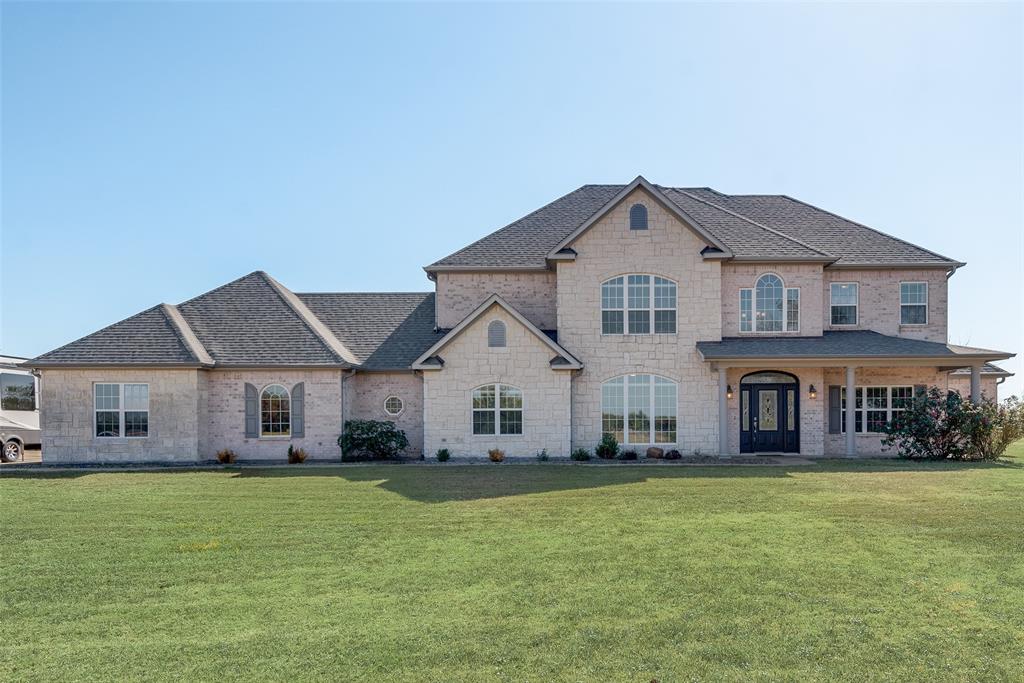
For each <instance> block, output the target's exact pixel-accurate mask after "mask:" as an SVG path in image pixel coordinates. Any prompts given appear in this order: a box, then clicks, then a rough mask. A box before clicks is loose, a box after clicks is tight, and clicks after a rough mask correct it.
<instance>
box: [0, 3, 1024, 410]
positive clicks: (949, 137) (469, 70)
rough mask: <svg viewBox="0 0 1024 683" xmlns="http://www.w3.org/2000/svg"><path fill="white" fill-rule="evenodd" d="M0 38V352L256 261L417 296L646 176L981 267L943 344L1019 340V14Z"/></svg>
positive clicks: (291, 27) (460, 19)
mask: <svg viewBox="0 0 1024 683" xmlns="http://www.w3.org/2000/svg"><path fill="white" fill-rule="evenodd" d="M2 21H3V26H2V43H3V46H2V57H3V65H2V96H3V109H2V115H3V121H2V133H3V140H2V144H3V147H2V162H3V168H2V172H3V176H2V190H3V196H2V200H3V206H2V220H3V225H2V240H3V241H2V249H3V258H2V266H3V272H2V287H3V290H2V300H0V303H2V316H3V318H2V338H0V350H2V351H3V352H6V353H12V354H19V355H26V356H32V355H36V354H39V353H42V352H44V351H47V350H49V349H51V348H53V347H56V346H58V345H61V344H64V343H66V342H68V341H71V340H73V339H76V338H78V337H79V336H82V335H84V334H86V333H88V332H91V331H93V330H95V329H98V328H100V327H102V326H105V325H107V324H109V323H112V322H114V321H117V320H120V319H122V318H124V317H127V316H128V315H131V314H133V313H136V312H138V311H140V310H142V309H145V308H147V307H149V306H151V305H153V304H155V303H158V302H161V301H167V302H171V303H177V302H180V301H183V300H185V299H188V298H189V297H192V296H194V295H196V294H199V293H202V292H204V291H206V290H208V289H211V288H213V287H215V286H217V285H219V284H222V283H224V282H227V281H229V280H231V279H233V278H236V277H238V276H240V275H242V274H244V273H247V272H250V271H253V270H256V269H264V270H267V271H268V272H270V273H271V274H273V275H274V276H275V277H277V278H278V279H279V280H281V281H282V282H284V283H285V284H286V285H287V286H288V287H290V288H292V289H293V290H295V291H317V290H324V291H360V290H362V291H366V290H370V291H389V290H414V291H415V290H427V289H429V288H430V283H429V282H428V281H427V279H426V277H425V276H424V274H423V271H422V270H421V267H422V266H423V265H425V264H427V263H430V262H431V261H433V260H435V259H436V258H439V257H441V256H444V255H445V254H447V253H449V252H451V251H453V250H455V249H457V248H459V247H460V246H463V245H464V244H466V243H468V242H470V241H472V240H475V239H477V238H479V237H481V236H482V235H484V234H486V233H487V232H489V231H491V230H493V229H495V228H497V227H500V226H502V225H504V224H506V223H508V222H510V221H511V220H514V219H515V218H518V217H519V216H520V215H522V214H524V213H527V212H529V211H531V210H533V209H535V208H537V207H538V206H540V205H542V204H544V203H546V202H548V201H550V200H551V199H553V198H555V197H557V196H560V195H562V194H564V193H565V192H568V191H569V190H572V189H573V188H575V187H577V186H578V185H581V184H584V183H609V182H628V181H629V180H631V179H632V178H633V177H635V176H636V175H637V174H638V173H642V174H643V175H644V176H646V177H647V178H648V179H649V180H651V181H653V182H656V183H661V184H666V185H668V184H674V185H709V186H712V187H715V188H717V189H720V190H722V191H725V192H734V193H786V194H790V195H793V196H796V197H799V198H801V199H804V200H806V201H809V202H811V203H814V204H817V205H820V206H823V207H825V208H828V209H829V210H832V211H834V212H836V213H840V214H842V215H844V216H847V217H849V218H852V219H854V220H858V221H861V222H864V223H867V224H868V225H871V226H873V227H876V228H879V229H881V230H884V231H887V232H891V233H893V234H896V235H898V236H900V237H903V238H905V239H908V240H910V241H912V242H916V243H918V244H921V245H924V246H926V247H928V248H930V249H933V250H935V251H938V252H940V253H942V254H945V255H948V256H951V257H954V258H957V259H960V260H963V261H967V262H968V267H967V268H965V269H963V270H961V271H960V272H959V273H957V274H956V275H955V276H954V277H953V280H952V282H951V285H952V287H951V296H950V304H949V308H950V339H951V340H952V341H954V342H960V343H970V344H973V345H979V346H986V347H994V348H999V349H1007V350H1012V351H1018V352H1019V351H1022V350H1024V343H1022V339H1024V311H1022V306H1024V296H1022V289H1024V283H1022V276H1021V270H1022V265H1024V238H1022V232H1024V228H1022V225H1024V197H1022V188H1024V171H1022V147H1024V140H1022V121H1024V109H1022V64H1024V52H1022V22H1024V17H1022V10H1021V5H1019V4H1005V5H986V6H981V5H956V6H939V5H901V6H880V5H868V6H857V5H841V6H826V5H813V6H812V5H777V6H770V5H747V6H739V5H729V6H712V5H665V4H661V5H635V4H631V5H625V4H623V5H582V4H571V5H540V4H530V5H520V6H512V5H469V4H460V5H430V4H415V5H396V4H375V5H354V4H326V3H309V4H268V3H223V4H212V3H187V4H152V3H143V2H139V3H130V4H114V3H106V2H103V3H93V4H84V3H82V4H54V3H27V4H17V3H10V2H4V3H3V5H2ZM1007 367H1009V368H1011V369H1013V370H1014V371H1016V372H1017V373H1018V376H1017V377H1016V378H1014V381H1013V382H1012V385H1010V386H1011V387H1012V390H1013V391H1016V392H1019V391H1020V388H1021V386H1022V381H1021V380H1022V378H1021V375H1022V374H1024V365H1022V363H1021V362H1020V360H1019V359H1015V360H1013V361H1011V362H1009V363H1007Z"/></svg>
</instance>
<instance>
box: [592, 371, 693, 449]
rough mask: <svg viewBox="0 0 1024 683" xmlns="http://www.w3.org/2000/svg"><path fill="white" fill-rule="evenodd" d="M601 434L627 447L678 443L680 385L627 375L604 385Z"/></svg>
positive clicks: (660, 379) (662, 378) (602, 387)
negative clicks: (677, 410)
mask: <svg viewBox="0 0 1024 683" xmlns="http://www.w3.org/2000/svg"><path fill="white" fill-rule="evenodd" d="M601 430H602V431H603V432H604V433H605V434H611V435H612V436H614V437H615V440H616V441H618V442H619V443H623V444H651V443H675V442H676V383H675V382H673V381H672V380H670V379H666V378H664V377H658V376H657V375H625V376H623V377H616V378H614V379H610V380H608V381H607V382H605V383H603V384H602V385H601Z"/></svg>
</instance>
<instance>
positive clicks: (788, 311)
mask: <svg viewBox="0 0 1024 683" xmlns="http://www.w3.org/2000/svg"><path fill="white" fill-rule="evenodd" d="M782 331H786V332H799V331H800V290H799V289H797V288H796V287H789V288H787V287H786V285H785V283H784V282H783V281H782V278H781V277H779V276H778V275H775V274H774V273H765V274H764V275H762V276H761V277H759V278H758V279H757V282H756V283H755V284H754V287H753V289H741V290H740V332H782Z"/></svg>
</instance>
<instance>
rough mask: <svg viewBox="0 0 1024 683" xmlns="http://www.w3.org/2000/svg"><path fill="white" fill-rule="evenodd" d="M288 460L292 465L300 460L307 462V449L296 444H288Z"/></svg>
mask: <svg viewBox="0 0 1024 683" xmlns="http://www.w3.org/2000/svg"><path fill="white" fill-rule="evenodd" d="M288 462H289V463H290V464H292V465H296V464H298V463H300V462H306V449H304V448H296V447H295V446H292V445H289V446H288Z"/></svg>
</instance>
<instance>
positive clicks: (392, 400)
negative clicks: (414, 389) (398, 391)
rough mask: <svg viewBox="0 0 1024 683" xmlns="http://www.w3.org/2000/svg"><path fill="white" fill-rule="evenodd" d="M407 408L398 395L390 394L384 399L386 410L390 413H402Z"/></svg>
mask: <svg viewBox="0 0 1024 683" xmlns="http://www.w3.org/2000/svg"><path fill="white" fill-rule="evenodd" d="M403 410H405V404H404V403H402V399H400V398H398V397H397V396H388V397H387V398H386V399H384V412H385V413H387V414H388V415H392V416H393V415H401V414H402V411H403Z"/></svg>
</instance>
